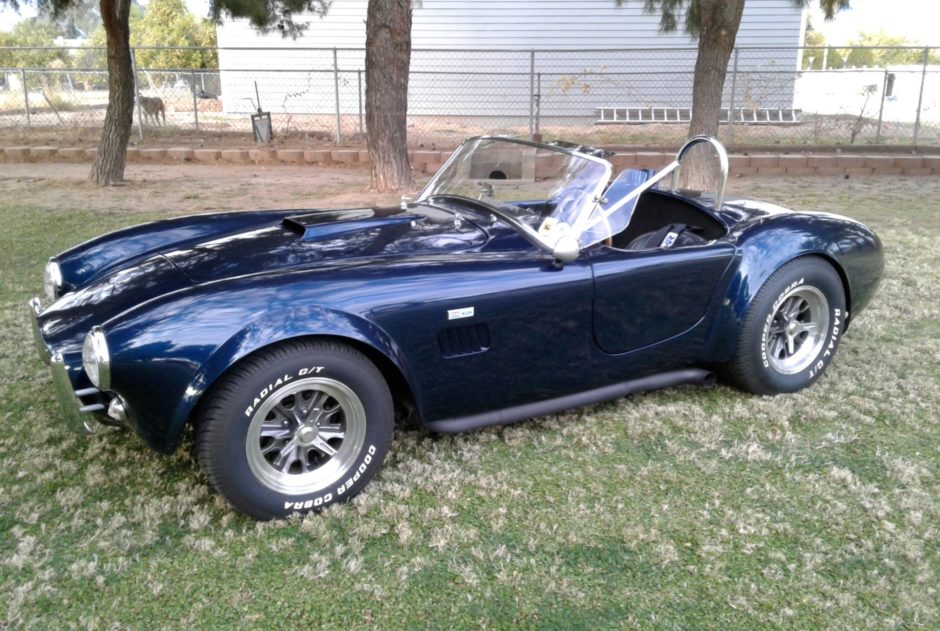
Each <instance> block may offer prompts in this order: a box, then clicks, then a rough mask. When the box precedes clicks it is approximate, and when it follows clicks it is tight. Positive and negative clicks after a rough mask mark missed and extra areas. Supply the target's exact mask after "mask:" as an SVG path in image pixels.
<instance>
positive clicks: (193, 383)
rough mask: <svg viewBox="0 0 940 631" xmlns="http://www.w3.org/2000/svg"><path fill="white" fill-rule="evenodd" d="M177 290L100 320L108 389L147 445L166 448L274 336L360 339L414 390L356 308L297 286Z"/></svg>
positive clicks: (384, 337)
mask: <svg viewBox="0 0 940 631" xmlns="http://www.w3.org/2000/svg"><path fill="white" fill-rule="evenodd" d="M281 289H282V288H281V287H278V286H274V287H261V288H258V287H253V288H251V290H250V291H249V290H248V289H247V288H241V289H235V290H230V291H217V292H215V293H212V294H208V295H206V294H205V293H203V292H199V291H184V292H178V293H177V295H176V296H174V299H172V300H164V301H161V302H160V303H158V304H147V305H144V306H143V307H141V308H140V309H138V310H136V312H131V313H129V314H125V317H123V318H120V319H119V321H118V322H115V321H111V322H108V323H106V324H105V331H106V336H107V340H108V345H109V348H110V350H111V366H112V368H111V373H112V389H113V390H114V391H115V392H117V393H118V394H120V395H121V396H122V397H124V399H125V400H126V401H127V407H128V409H129V412H130V414H129V422H130V424H131V426H132V428H133V429H134V430H135V431H136V433H137V434H138V435H139V436H140V437H141V438H142V439H143V440H144V442H146V443H147V445H149V446H150V447H152V448H153V449H155V450H157V451H160V452H163V453H171V452H172V451H173V450H174V449H175V448H176V447H177V445H178V444H179V440H180V436H181V434H182V431H183V428H184V427H185V425H186V423H187V422H188V420H189V418H190V415H191V414H192V411H193V409H194V408H195V406H196V404H197V403H198V402H199V400H200V398H201V397H202V396H203V395H204V394H205V393H206V391H207V390H208V389H209V388H210V387H211V386H212V384H213V383H215V382H216V381H217V380H218V379H219V377H221V376H222V375H223V374H224V373H225V372H226V371H227V370H229V369H230V368H231V367H232V366H233V365H234V364H236V363H237V362H238V361H239V360H241V359H243V358H244V357H246V356H248V355H250V354H251V353H254V352H256V351H258V350H260V349H262V348H264V347H266V346H270V345H271V344H276V343H278V342H282V341H286V340H290V339H296V338H300V337H308V336H331V337H336V338H344V339H349V340H354V341H356V342H358V343H360V344H364V345H367V346H368V347H370V348H372V349H374V350H375V351H376V352H378V353H381V354H382V356H384V357H385V358H387V359H388V360H389V361H390V362H391V363H392V364H393V365H394V366H395V367H396V368H397V369H398V370H399V371H400V372H401V374H402V376H403V377H404V379H405V380H406V381H407V382H408V384H409V386H410V387H412V392H413V393H414V394H415V396H416V397H417V396H418V393H417V392H415V391H414V389H413V384H414V380H413V379H412V377H411V374H412V373H411V370H410V368H409V366H408V363H407V361H406V359H405V357H404V354H403V353H402V352H401V350H400V349H399V348H398V346H397V345H396V344H395V342H394V340H392V339H391V337H390V336H389V335H388V334H387V333H386V332H385V331H383V330H382V329H381V328H380V327H378V326H377V325H375V324H374V323H373V322H371V321H369V320H368V319H366V318H365V317H363V316H361V315H357V314H354V313H349V312H343V311H338V310H335V309H330V308H327V307H323V306H322V305H319V304H306V303H304V302H302V301H298V299H297V298H298V296H302V295H303V294H304V292H303V289H302V287H297V288H295V290H291V291H279V290H281Z"/></svg>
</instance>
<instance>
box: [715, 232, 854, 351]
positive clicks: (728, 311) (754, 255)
mask: <svg viewBox="0 0 940 631" xmlns="http://www.w3.org/2000/svg"><path fill="white" fill-rule="evenodd" d="M762 236H763V235H762ZM773 237H777V238H779V235H771V238H773ZM761 241H763V240H761ZM784 242H785V241H784ZM768 255H769V256H768ZM804 258H817V259H820V260H821V261H823V262H825V264H827V265H829V266H830V267H831V268H832V269H833V270H834V271H835V273H836V274H837V275H838V277H839V281H840V283H841V285H842V290H843V292H844V294H845V304H846V310H847V311H848V313H849V314H851V313H852V291H851V285H850V283H849V279H848V274H847V272H846V270H845V268H844V267H843V265H842V264H841V263H840V261H839V250H838V246H836V245H834V244H826V243H823V242H821V241H816V242H811V243H804V244H802V247H795V248H786V249H784V248H778V249H768V248H767V247H766V245H765V243H762V242H760V241H759V242H757V243H756V244H749V245H748V246H744V247H742V253H741V255H740V260H739V263H738V267H737V270H736V272H735V273H734V274H732V276H731V280H730V282H729V284H728V286H727V287H726V291H725V292H724V296H723V297H722V298H723V299H722V300H718V301H716V306H715V309H716V312H715V313H714V316H713V317H714V320H713V325H712V326H711V327H710V331H709V336H708V341H707V348H708V349H709V357H710V358H711V360H712V361H713V362H714V363H716V364H721V363H724V362H726V361H728V360H730V358H731V357H732V355H733V354H734V352H735V349H736V346H737V340H738V335H737V334H738V331H740V328H741V326H742V323H743V322H744V318H745V316H746V315H747V312H748V309H749V308H750V306H751V304H752V303H753V302H754V299H755V298H756V297H757V294H758V292H759V291H760V289H761V287H763V286H764V284H765V283H766V282H767V280H768V279H769V278H770V277H771V276H772V275H773V274H774V273H776V272H777V270H779V269H780V268H782V267H783V266H784V265H788V264H790V263H792V262H793V261H796V260H799V259H804ZM844 328H846V329H847V328H848V320H846V322H845V325H844Z"/></svg>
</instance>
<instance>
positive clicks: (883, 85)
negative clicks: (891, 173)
mask: <svg viewBox="0 0 940 631" xmlns="http://www.w3.org/2000/svg"><path fill="white" fill-rule="evenodd" d="M887 93H888V69H887V68H885V78H884V80H883V81H882V82H881V106H880V107H879V108H878V128H877V129H876V130H875V142H876V143H877V142H881V123H882V122H883V121H884V114H885V97H886V95H887Z"/></svg>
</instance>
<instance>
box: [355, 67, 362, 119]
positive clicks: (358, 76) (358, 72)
mask: <svg viewBox="0 0 940 631" xmlns="http://www.w3.org/2000/svg"><path fill="white" fill-rule="evenodd" d="M356 83H357V85H358V86H359V88H358V90H357V91H358V93H359V134H360V135H361V134H362V133H363V130H362V68H360V69H358V70H356Z"/></svg>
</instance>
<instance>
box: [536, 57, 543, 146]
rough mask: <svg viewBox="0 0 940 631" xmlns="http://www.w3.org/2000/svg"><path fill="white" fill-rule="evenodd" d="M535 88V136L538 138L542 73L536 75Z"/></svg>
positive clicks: (540, 117)
mask: <svg viewBox="0 0 940 631" xmlns="http://www.w3.org/2000/svg"><path fill="white" fill-rule="evenodd" d="M536 77H537V78H536V88H535V135H536V136H538V135H539V134H541V133H542V130H541V129H540V128H541V122H542V73H541V72H540V73H538V75H536Z"/></svg>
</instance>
